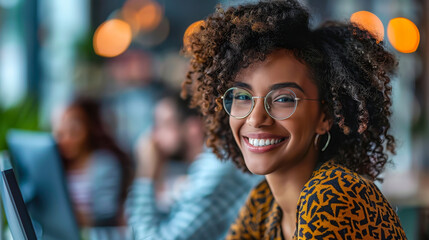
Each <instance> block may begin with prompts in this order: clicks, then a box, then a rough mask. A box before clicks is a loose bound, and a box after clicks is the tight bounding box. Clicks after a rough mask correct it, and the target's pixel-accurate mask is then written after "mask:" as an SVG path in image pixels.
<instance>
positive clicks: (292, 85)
mask: <svg viewBox="0 0 429 240" xmlns="http://www.w3.org/2000/svg"><path fill="white" fill-rule="evenodd" d="M234 87H242V88H247V89H249V90H252V86H250V85H249V84H247V83H243V82H235V83H234ZM285 87H288V88H296V89H298V90H300V91H301V92H303V93H305V91H304V89H302V87H300V86H299V85H298V84H296V83H294V82H284V83H277V84H274V85H272V86H271V90H277V89H280V88H285Z"/></svg>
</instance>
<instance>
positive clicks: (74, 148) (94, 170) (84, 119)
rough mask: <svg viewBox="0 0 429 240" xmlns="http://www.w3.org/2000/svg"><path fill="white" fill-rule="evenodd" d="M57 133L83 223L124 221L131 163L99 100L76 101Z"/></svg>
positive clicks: (79, 215) (67, 178)
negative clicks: (110, 130)
mask: <svg viewBox="0 0 429 240" xmlns="http://www.w3.org/2000/svg"><path fill="white" fill-rule="evenodd" d="M54 135H55V137H56V140H57V142H58V147H59V150H60V154H61V155H62V158H63V165H64V168H65V175H66V176H65V177H66V182H67V186H68V191H69V193H70V198H71V202H72V205H73V209H74V211H75V215H76V219H77V221H78V223H79V225H80V226H81V227H92V226H116V225H119V224H121V223H123V221H122V220H123V219H122V216H123V215H122V212H123V208H122V206H123V201H124V199H125V197H126V191H127V187H128V185H129V183H130V182H131V180H132V170H131V169H132V168H131V162H130V159H129V158H128V156H127V155H126V154H125V153H124V152H123V151H122V150H121V149H120V148H119V147H118V146H117V145H116V143H115V141H114V140H113V139H112V138H111V137H110V135H109V133H108V131H107V130H106V129H105V125H104V124H103V121H102V118H101V114H100V105H99V103H98V102H96V101H95V100H91V99H88V98H79V99H77V100H75V101H74V102H73V103H72V104H70V105H69V106H68V107H67V108H66V109H65V111H64V112H63V114H62V116H61V119H60V121H59V123H58V125H57V127H56V129H55V131H54Z"/></svg>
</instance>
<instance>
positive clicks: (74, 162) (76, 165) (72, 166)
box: [68, 151, 91, 170]
mask: <svg viewBox="0 0 429 240" xmlns="http://www.w3.org/2000/svg"><path fill="white" fill-rule="evenodd" d="M90 155H91V152H90V151H84V152H82V153H81V154H79V156H78V157H77V158H75V159H71V160H70V163H69V165H68V169H69V170H78V169H83V168H85V167H86V165H87V163H88V159H89V157H90Z"/></svg>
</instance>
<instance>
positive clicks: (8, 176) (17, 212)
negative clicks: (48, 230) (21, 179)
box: [0, 152, 37, 240]
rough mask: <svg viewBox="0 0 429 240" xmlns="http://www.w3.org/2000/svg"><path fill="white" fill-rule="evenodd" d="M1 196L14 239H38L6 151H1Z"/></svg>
mask: <svg viewBox="0 0 429 240" xmlns="http://www.w3.org/2000/svg"><path fill="white" fill-rule="evenodd" d="M0 170H1V177H0V179H1V180H0V182H1V186H0V189H1V198H2V202H3V207H4V211H5V214H6V218H7V222H8V225H9V229H10V232H11V234H12V237H13V239H23V240H37V238H36V233H35V231H34V228H33V224H32V222H31V218H30V216H29V215H28V212H27V207H26V206H25V203H24V200H23V199H22V195H21V191H20V190H19V186H18V183H17V181H16V178H15V173H14V171H13V168H12V166H11V164H10V161H9V157H8V155H7V153H6V152H0Z"/></svg>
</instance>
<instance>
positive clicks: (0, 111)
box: [0, 0, 429, 239]
mask: <svg viewBox="0 0 429 240" xmlns="http://www.w3.org/2000/svg"><path fill="white" fill-rule="evenodd" d="M242 2H249V1H246V0H237V1H234V0H221V1H218V0H205V1H201V0H181V1H177V0H61V1H58V0H38V1H37V0H33V1H29V0H27V1H25V0H0V150H1V149H5V148H6V143H5V135H6V133H7V131H8V130H9V129H11V128H18V129H29V130H44V131H51V129H52V128H53V126H52V124H53V122H55V118H56V117H58V116H57V115H58V114H57V112H59V111H60V109H61V108H63V107H64V106H65V105H66V104H67V103H68V102H69V101H71V100H72V99H73V98H74V97H76V96H82V95H84V96H92V97H95V98H97V99H99V100H100V101H101V102H102V103H103V105H104V106H105V115H106V116H107V120H108V122H109V124H110V126H111V130H112V134H113V135H114V136H115V138H116V140H117V141H118V142H119V144H120V146H121V147H122V148H123V149H124V151H127V152H128V153H130V154H131V155H132V150H133V146H134V145H135V141H136V139H137V138H138V137H139V135H140V134H142V133H144V132H145V131H148V129H150V127H151V126H152V124H153V123H152V117H151V116H152V111H153V106H154V103H155V102H156V100H157V98H158V96H159V95H160V94H161V93H162V89H164V88H165V86H168V87H172V88H180V84H181V82H182V81H183V80H184V77H185V71H186V69H187V60H186V58H185V57H184V56H182V55H181V54H180V49H181V48H182V46H183V37H184V34H185V31H186V30H187V29H188V27H190V26H191V25H192V24H193V23H196V22H198V21H199V20H201V19H204V18H205V17H206V16H207V15H208V14H210V13H211V12H213V11H214V9H215V6H216V4H218V3H221V4H223V5H233V4H238V3H242ZM303 3H304V4H305V5H306V6H308V8H309V9H310V11H311V12H312V14H313V19H312V24H313V25H314V26H317V25H318V24H319V23H321V22H323V21H325V20H328V19H335V20H348V19H350V17H351V16H352V14H353V13H356V12H358V11H362V10H365V11H370V12H372V13H374V14H375V15H376V16H377V17H378V18H379V19H380V20H381V22H382V26H383V27H384V29H382V33H383V34H384V40H383V42H384V44H386V46H388V48H390V49H391V50H392V52H394V54H395V55H396V56H397V57H398V59H399V62H400V63H399V73H398V75H397V76H396V77H395V79H394V81H393V95H394V104H393V109H394V114H393V132H394V134H395V136H396V137H397V139H398V146H399V147H398V153H397V155H396V156H393V157H392V158H393V160H394V164H393V165H389V166H388V170H387V171H386V173H385V174H384V178H385V181H384V183H382V184H380V185H379V186H380V187H381V188H382V190H383V192H384V193H385V195H386V196H387V197H388V199H389V200H390V201H391V202H392V204H394V205H395V206H398V212H399V214H400V217H401V221H402V224H403V226H404V228H405V230H406V233H407V236H408V237H409V239H428V236H429V174H428V173H429V122H428V121H429V44H428V39H427V36H428V33H429V16H428V13H429V1H428V0H360V1H356V0H341V1H340V0H322V1H321V0H303ZM398 17H403V18H407V19H408V20H410V21H411V22H413V23H414V24H415V25H416V26H417V28H418V30H419V43H418V45H417V49H416V50H415V51H414V50H411V51H409V53H405V52H407V51H403V50H402V51H401V50H400V49H397V48H395V47H394V42H392V41H393V40H389V38H388V34H387V31H388V26H389V23H390V21H391V20H392V19H395V18H398ZM193 26H195V25H193ZM191 28H192V27H191ZM191 28H189V29H190V30H188V32H189V31H192V29H191Z"/></svg>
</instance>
